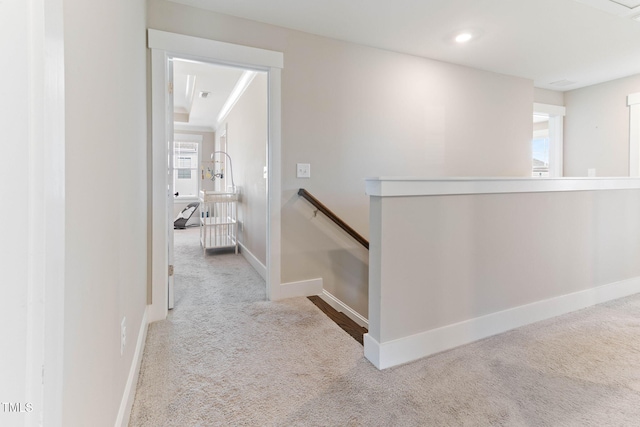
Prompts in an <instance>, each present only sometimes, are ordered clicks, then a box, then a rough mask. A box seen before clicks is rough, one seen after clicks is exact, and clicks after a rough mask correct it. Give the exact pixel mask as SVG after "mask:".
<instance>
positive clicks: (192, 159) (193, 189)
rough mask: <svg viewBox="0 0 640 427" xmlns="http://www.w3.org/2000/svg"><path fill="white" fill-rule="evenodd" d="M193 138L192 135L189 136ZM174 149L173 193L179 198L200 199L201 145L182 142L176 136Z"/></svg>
mask: <svg viewBox="0 0 640 427" xmlns="http://www.w3.org/2000/svg"><path fill="white" fill-rule="evenodd" d="M187 136H191V135H187ZM175 139H176V141H174V148H173V192H174V193H178V197H179V198H195V197H198V191H200V180H199V179H198V164H199V163H200V162H199V153H198V151H199V143H198V142H192V141H180V140H178V139H179V138H178V135H176V138H175Z"/></svg>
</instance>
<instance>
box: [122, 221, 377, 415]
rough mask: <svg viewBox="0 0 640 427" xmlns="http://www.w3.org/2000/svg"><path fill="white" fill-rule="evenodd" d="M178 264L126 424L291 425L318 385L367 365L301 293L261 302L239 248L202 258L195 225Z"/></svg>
mask: <svg viewBox="0 0 640 427" xmlns="http://www.w3.org/2000/svg"><path fill="white" fill-rule="evenodd" d="M175 264H176V273H175V275H176V276H175V281H176V286H175V308H174V309H173V310H171V311H170V312H169V316H168V318H167V320H165V321H161V322H156V323H153V324H151V325H149V332H148V336H147V342H146V348H145V351H144V357H143V361H142V367H141V373H140V378H139V380H138V386H137V387H138V388H137V393H136V400H135V403H134V407H133V410H132V414H131V421H130V424H129V425H130V426H153V427H158V426H212V425H266V424H268V425H272V424H278V423H282V424H289V423H288V422H286V421H285V420H286V419H287V416H288V415H290V414H292V413H295V412H296V411H297V410H299V409H300V407H301V406H304V402H305V401H307V400H310V399H312V398H313V396H314V395H315V394H318V393H321V391H322V388H323V387H322V383H327V384H328V383H330V382H332V381H335V380H337V379H338V378H339V377H340V376H342V375H343V374H344V373H346V372H348V371H349V370H350V369H351V368H352V367H353V366H354V364H359V363H364V364H365V365H366V364H368V362H366V361H365V360H364V358H363V356H362V346H361V345H360V344H358V342H356V341H355V340H354V339H353V338H351V337H350V336H349V335H347V334H346V333H345V332H343V331H342V330H341V329H340V328H339V327H338V326H337V325H336V324H335V323H333V322H332V321H331V320H330V319H329V318H327V317H326V316H325V315H324V314H323V313H322V312H321V311H320V310H318V309H317V308H316V307H315V306H314V305H313V304H312V303H311V302H310V301H308V300H307V299H306V298H295V299H291V300H286V301H282V302H268V301H266V300H265V283H264V281H263V279H262V278H261V277H260V276H259V275H258V274H257V273H256V272H255V271H254V270H253V269H252V268H251V266H250V265H249V264H248V263H247V262H246V260H245V259H244V258H243V257H242V256H241V255H234V254H233V253H222V254H216V255H212V254H211V251H209V253H208V254H207V255H206V256H203V253H202V249H201V248H200V246H199V242H198V228H189V229H186V230H176V232H175ZM312 337H313V339H310V338H312ZM368 369H369V370H371V371H372V372H373V371H376V369H375V368H374V367H373V366H371V365H369V366H368ZM318 378H320V379H321V380H320V382H319V380H318Z"/></svg>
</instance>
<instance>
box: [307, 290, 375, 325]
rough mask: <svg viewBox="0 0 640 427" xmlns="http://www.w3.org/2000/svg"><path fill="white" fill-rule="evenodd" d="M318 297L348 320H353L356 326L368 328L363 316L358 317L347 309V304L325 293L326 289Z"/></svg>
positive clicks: (358, 315) (357, 314) (355, 312)
mask: <svg viewBox="0 0 640 427" xmlns="http://www.w3.org/2000/svg"><path fill="white" fill-rule="evenodd" d="M318 296H319V297H320V298H322V300H323V301H324V302H326V303H327V304H329V305H330V306H331V307H333V308H334V309H336V310H337V311H341V312H343V313H344V314H345V315H346V316H347V317H348V318H349V319H351V320H353V321H354V322H356V323H357V324H358V325H360V326H362V327H363V328H369V321H368V320H367V319H366V318H365V317H364V316H362V315H360V313H358V312H357V311H355V310H354V309H352V308H351V307H349V306H348V305H347V304H345V303H343V302H342V301H340V300H339V299H338V298H336V297H334V296H333V295H331V294H330V293H329V292H327V291H326V289H323V290H322V293H321V294H320V295H318Z"/></svg>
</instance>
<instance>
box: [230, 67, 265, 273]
mask: <svg viewBox="0 0 640 427" xmlns="http://www.w3.org/2000/svg"><path fill="white" fill-rule="evenodd" d="M267 94H268V88H267V75H266V74H265V73H258V74H257V75H256V76H255V77H254V79H253V81H252V82H251V84H250V85H249V86H248V87H247V89H246V90H245V92H244V93H243V94H242V96H241V97H240V99H239V100H238V102H236V104H235V106H234V107H233V109H232V110H231V112H230V113H229V115H228V116H227V119H226V120H225V123H226V127H227V153H228V154H229V156H231V159H232V160H233V175H234V181H235V184H236V186H237V187H238V188H239V191H240V192H241V197H240V201H239V203H238V221H239V222H240V225H241V227H240V229H241V231H240V243H242V245H243V246H244V247H245V248H246V249H247V250H249V252H251V253H252V254H253V255H254V256H255V257H256V258H257V259H258V260H259V261H260V262H261V263H262V264H263V265H266V263H267V249H266V247H267V180H266V179H265V178H264V173H263V172H264V167H265V166H266V164H267V135H268V123H267V119H268V116H267V106H268V105H267V99H268V98H267ZM230 183H231V181H230V180H229V179H227V184H230Z"/></svg>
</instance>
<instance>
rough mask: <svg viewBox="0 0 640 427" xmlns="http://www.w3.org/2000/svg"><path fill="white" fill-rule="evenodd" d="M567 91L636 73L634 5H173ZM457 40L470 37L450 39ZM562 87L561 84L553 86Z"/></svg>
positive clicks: (231, 0) (226, 1)
mask: <svg viewBox="0 0 640 427" xmlns="http://www.w3.org/2000/svg"><path fill="white" fill-rule="evenodd" d="M172 1H174V2H176V3H182V4H185V5H189V6H194V7H198V8H202V9H208V10H212V11H214V12H219V13H223V14H228V15H233V16H237V17H242V18H247V19H251V20H255V21H260V22H264V23H269V24H273V25H278V26H282V27H286V28H291V29H295V30H300V31H304V32H308V33H312V34H317V35H321V36H326V37H331V38H335V39H339V40H345V41H351V42H354V43H359V44H363V45H367V46H373V47H378V48H382V49H387V50H392V51H396V52H403V53H408V54H412V55H417V56H422V57H427V58H433V59H438V60H442V61H446V62H451V63H455V64H461V65H466V66H469V67H473V68H479V69H482V70H487V71H493V72H497V73H501V74H508V75H512V76H519V77H524V78H528V79H531V80H533V81H534V85H535V86H536V87H540V88H546V89H553V90H561V91H565V90H571V89H576V88H579V87H584V86H589V85H592V84H596V83H601V82H604V81H609V80H613V79H616V78H620V77H625V76H629V75H632V74H638V73H640V22H638V21H635V20H633V19H632V18H633V17H635V16H638V15H640V0H397V1H393V2H392V1H389V0H321V1H318V0H269V1H265V0H172ZM461 31H470V32H472V33H473V34H474V35H475V37H474V38H473V39H472V40H471V41H470V42H468V43H466V44H457V43H456V42H455V41H454V40H453V39H454V37H455V35H456V34H458V33H459V32H461ZM557 82H559V83H557Z"/></svg>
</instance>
